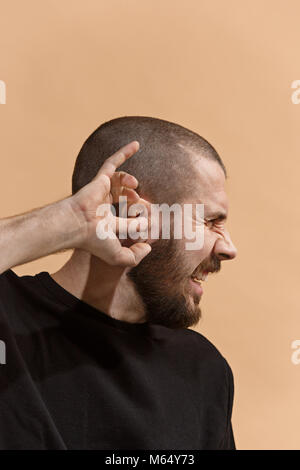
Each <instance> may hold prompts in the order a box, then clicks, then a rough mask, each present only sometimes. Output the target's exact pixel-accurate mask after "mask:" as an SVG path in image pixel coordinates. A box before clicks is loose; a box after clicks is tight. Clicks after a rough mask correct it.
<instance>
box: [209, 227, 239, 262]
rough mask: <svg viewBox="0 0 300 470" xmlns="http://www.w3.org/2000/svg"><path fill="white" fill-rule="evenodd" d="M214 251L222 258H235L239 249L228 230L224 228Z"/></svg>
mask: <svg viewBox="0 0 300 470" xmlns="http://www.w3.org/2000/svg"><path fill="white" fill-rule="evenodd" d="M214 252H215V254H216V255H217V257H218V258H219V259H220V260H228V259H234V258H235V257H236V255H237V249H236V247H235V245H234V244H233V243H232V240H231V238H230V235H229V232H228V231H227V230H224V232H223V235H222V237H220V238H218V239H217V241H216V243H215V248H214Z"/></svg>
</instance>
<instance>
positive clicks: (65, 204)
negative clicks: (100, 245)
mask: <svg viewBox="0 0 300 470" xmlns="http://www.w3.org/2000/svg"><path fill="white" fill-rule="evenodd" d="M59 204H60V208H61V210H62V213H63V218H64V220H65V221H66V226H65V230H64V233H65V243H66V246H65V248H81V247H82V245H83V243H84V241H85V239H86V236H87V221H86V218H85V216H84V213H83V211H82V209H81V208H80V206H79V205H78V204H77V202H76V200H75V199H74V197H73V196H70V197H68V198H66V199H63V200H62V201H60V202H59Z"/></svg>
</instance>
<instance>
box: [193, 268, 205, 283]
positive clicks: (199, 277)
mask: <svg viewBox="0 0 300 470" xmlns="http://www.w3.org/2000/svg"><path fill="white" fill-rule="evenodd" d="M207 275H208V271H203V273H201V274H198V275H197V276H191V279H192V281H194V282H198V283H199V284H201V281H205V279H206V278H207Z"/></svg>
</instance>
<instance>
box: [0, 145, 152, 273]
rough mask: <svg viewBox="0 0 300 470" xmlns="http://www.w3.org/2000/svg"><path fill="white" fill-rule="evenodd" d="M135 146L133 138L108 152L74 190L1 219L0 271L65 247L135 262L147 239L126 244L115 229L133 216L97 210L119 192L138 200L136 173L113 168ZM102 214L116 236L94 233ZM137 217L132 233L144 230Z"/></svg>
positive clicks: (110, 259)
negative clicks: (85, 181) (94, 171)
mask: <svg viewBox="0 0 300 470" xmlns="http://www.w3.org/2000/svg"><path fill="white" fill-rule="evenodd" d="M138 148H139V144H138V142H136V141H134V142H131V143H129V144H128V145H125V146H124V147H122V148H121V149H120V150H118V151H117V152H116V153H115V154H114V155H112V156H111V157H109V158H107V159H106V160H105V162H104V164H103V165H102V167H101V168H100V170H99V172H98V173H97V175H96V176H95V178H94V179H93V180H92V181H91V182H90V183H89V184H87V185H86V186H84V187H83V188H82V189H81V190H80V191H78V192H77V193H76V194H74V195H73V196H70V197H68V198H66V199H63V200H61V201H57V202H55V203H52V204H49V205H47V206H44V207H41V208H38V209H35V210H33V211H31V212H27V213H24V214H20V215H17V216H14V217H8V218H5V219H2V220H0V273H3V272H4V271H6V270H7V269H10V268H12V267H14V266H18V265H20V264H23V263H26V262H29V261H33V260H35V259H38V258H41V257H43V256H47V255H49V254H52V253H56V252H58V251H61V250H64V249H69V248H80V249H83V250H85V251H88V252H90V253H92V254H93V255H95V256H98V257H99V258H101V259H103V260H104V261H105V262H107V263H108V264H112V265H118V266H135V265H136V264H138V263H139V262H140V261H141V260H142V258H144V257H145V256H146V255H147V254H148V253H149V252H150V251H151V246H150V244H148V243H146V242H145V241H144V242H141V241H139V240H141V238H140V239H139V240H138V241H137V242H136V243H133V244H132V245H131V246H130V247H125V246H122V245H121V243H120V240H119V239H118V237H117V235H118V234H119V233H128V228H129V226H130V224H131V223H132V218H131V219H130V218H119V217H115V216H113V215H112V213H110V214H106V215H101V216H98V215H97V209H98V207H99V205H101V204H113V203H117V202H118V201H119V197H120V196H126V197H127V199H128V202H129V203H139V201H140V200H141V199H140V198H139V195H138V194H137V193H136V191H135V190H134V188H136V187H137V186H138V181H137V180H136V178H134V177H133V176H131V175H129V174H128V173H126V172H122V171H120V172H116V171H115V170H116V168H117V167H119V166H120V165H122V163H123V162H124V161H125V160H126V159H127V158H130V157H131V156H132V155H133V154H134V153H135V152H136V151H137V150H138ZM103 219H105V222H106V223H107V224H108V226H110V227H111V231H112V232H114V237H112V238H108V239H99V237H98V236H97V234H96V228H97V224H98V222H99V220H103ZM136 220H138V225H136V233H141V227H142V228H143V229H146V230H148V222H149V220H148V219H147V218H145V217H142V216H139V217H137V219H136ZM131 227H132V225H131ZM143 239H144V238H143Z"/></svg>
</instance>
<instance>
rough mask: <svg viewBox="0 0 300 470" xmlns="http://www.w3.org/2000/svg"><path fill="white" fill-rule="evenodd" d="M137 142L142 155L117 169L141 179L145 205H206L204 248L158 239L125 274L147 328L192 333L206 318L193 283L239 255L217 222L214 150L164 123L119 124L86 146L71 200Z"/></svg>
mask: <svg viewBox="0 0 300 470" xmlns="http://www.w3.org/2000/svg"><path fill="white" fill-rule="evenodd" d="M133 140H137V141H138V142H139V144H140V149H139V151H138V152H137V153H136V154H135V155H133V156H132V157H131V158H130V159H129V160H127V161H126V162H125V163H124V164H123V165H122V166H121V167H119V169H118V170H119V171H126V172H128V173H130V174H132V175H133V176H135V177H136V178H137V179H138V181H139V186H138V188H137V192H138V193H139V195H140V197H141V198H143V199H145V200H147V201H149V202H151V203H152V204H163V203H165V204H168V205H169V206H171V205H172V204H174V203H178V204H180V205H183V204H185V203H190V204H191V203H192V204H195V203H202V204H204V218H205V226H204V244H203V246H202V248H201V249H195V250H191V251H187V250H186V249H185V241H186V240H185V239H181V240H177V239H174V238H172V237H171V239H170V240H165V239H159V240H157V241H155V242H154V243H153V244H152V251H151V252H150V254H149V255H147V256H146V257H145V258H144V259H143V260H142V261H141V262H140V263H139V265H137V266H135V267H134V268H131V269H129V270H128V272H127V276H128V278H129V279H130V280H131V281H132V282H133V284H134V286H135V289H136V292H137V293H138V294H139V296H140V298H141V300H142V302H143V305H144V308H145V313H146V320H147V321H148V322H150V323H157V324H162V325H164V326H167V327H170V328H183V327H189V326H193V325H195V324H197V323H198V321H199V319H200V317H201V309H200V307H199V302H200V298H201V289H200V288H199V283H195V282H193V281H192V277H194V276H195V275H197V277H199V276H198V274H199V273H200V271H201V272H205V271H212V272H217V271H219V270H220V266H221V260H223V259H232V258H234V257H235V255H236V249H235V247H234V245H233V244H232V242H231V240H230V237H229V234H228V232H227V231H226V229H225V227H224V220H222V217H218V218H217V216H216V213H218V212H222V213H223V216H226V215H227V212H228V202H227V197H226V193H225V189H224V183H225V179H226V169H225V167H224V164H223V162H222V160H221V159H220V157H219V155H218V154H217V152H216V150H215V149H214V148H213V147H212V146H211V145H210V144H209V143H208V142H207V141H206V140H205V139H203V138H202V137H200V136H199V135H198V134H196V133H194V132H192V131H190V130H188V129H186V128H184V127H182V126H179V125H178V124H174V123H171V122H168V121H164V120H161V119H155V118H151V117H141V116H129V117H122V118H118V119H114V120H112V121H109V122H107V123H105V124H103V125H101V126H100V127H99V128H98V129H96V131H95V132H93V134H92V135H91V136H90V137H89V138H88V139H87V140H86V142H85V143H84V145H83V147H82V149H81V150H80V153H79V155H78V157H77V160H76V164H75V168H74V173H73V179H72V192H73V194H74V193H75V192H77V191H78V190H79V189H80V188H81V187H83V186H85V185H86V184H87V183H89V182H90V181H91V180H92V178H93V177H94V176H95V175H96V173H97V171H98V169H99V168H100V166H101V165H102V164H103V162H104V160H106V158H107V157H108V156H109V155H112V154H113V153H115V152H116V151H117V150H118V149H119V148H120V147H122V146H123V145H125V144H127V143H128V142H131V141H133ZM213 219H214V220H213ZM194 223H195V226H197V221H196V220H194Z"/></svg>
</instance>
